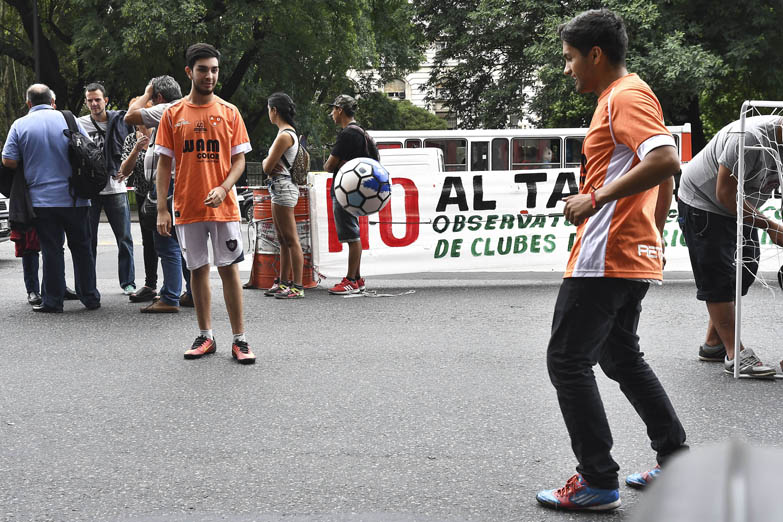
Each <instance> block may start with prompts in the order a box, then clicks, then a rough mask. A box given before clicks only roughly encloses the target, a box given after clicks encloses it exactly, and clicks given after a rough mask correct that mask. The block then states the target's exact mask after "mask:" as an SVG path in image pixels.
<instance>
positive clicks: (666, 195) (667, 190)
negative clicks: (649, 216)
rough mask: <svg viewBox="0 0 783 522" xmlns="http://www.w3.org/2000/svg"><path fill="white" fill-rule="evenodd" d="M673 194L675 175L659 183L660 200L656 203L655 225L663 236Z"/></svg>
mask: <svg viewBox="0 0 783 522" xmlns="http://www.w3.org/2000/svg"><path fill="white" fill-rule="evenodd" d="M673 195H674V177H671V178H667V179H665V180H663V181H661V184H660V185H658V200H657V201H656V203H655V226H656V227H657V228H658V232H659V233H660V234H661V237H663V227H664V226H666V218H668V217H669V209H671V206H672V196H673Z"/></svg>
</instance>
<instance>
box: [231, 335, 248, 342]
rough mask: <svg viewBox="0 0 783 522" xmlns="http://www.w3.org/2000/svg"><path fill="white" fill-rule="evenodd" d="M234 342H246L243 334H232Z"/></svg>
mask: <svg viewBox="0 0 783 522" xmlns="http://www.w3.org/2000/svg"><path fill="white" fill-rule="evenodd" d="M234 341H242V342H243V343H246V342H247V341H246V340H245V332H242V333H239V334H234Z"/></svg>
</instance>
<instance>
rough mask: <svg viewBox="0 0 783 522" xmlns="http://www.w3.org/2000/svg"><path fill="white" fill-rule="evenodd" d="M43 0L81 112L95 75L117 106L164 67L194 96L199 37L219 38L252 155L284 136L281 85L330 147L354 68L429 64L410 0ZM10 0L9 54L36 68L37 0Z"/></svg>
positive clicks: (56, 58) (389, 69)
mask: <svg viewBox="0 0 783 522" xmlns="http://www.w3.org/2000/svg"><path fill="white" fill-rule="evenodd" d="M38 5H39V11H40V13H41V20H42V36H43V38H42V39H43V41H44V45H43V47H42V48H43V51H44V52H43V55H44V58H45V60H44V62H45V64H46V67H45V71H44V74H42V81H43V82H44V83H46V84H47V85H49V86H50V87H51V88H53V89H54V90H55V91H56V92H57V96H58V106H59V107H60V108H70V109H72V110H75V111H78V110H79V109H80V108H81V106H82V99H83V93H82V92H81V90H82V87H83V86H84V85H85V84H86V83H88V82H90V81H95V80H98V81H102V83H104V84H105V85H106V87H107V89H108V91H109V97H110V105H111V106H112V108H125V107H126V106H127V102H128V100H129V99H130V98H131V97H133V96H137V95H139V94H141V93H142V92H143V91H144V87H145V86H146V84H147V82H148V81H149V79H150V78H152V77H154V76H159V75H161V74H170V75H171V76H173V77H175V78H176V79H177V80H178V81H179V82H180V84H181V85H182V87H183V93H187V92H189V91H190V82H189V81H188V80H187V77H186V75H185V72H184V66H185V63H184V51H185V49H186V48H187V46H188V45H190V44H192V43H195V42H198V41H204V42H209V43H211V44H213V45H215V46H216V47H217V48H218V49H219V50H220V51H221V53H222V55H223V58H222V60H221V64H220V81H219V83H218V86H217V89H216V92H217V94H218V95H219V96H221V97H222V98H224V99H226V100H229V101H231V102H232V103H234V104H235V105H237V107H239V109H240V110H241V112H242V113H243V116H244V119H245V123H246V125H247V127H248V131H249V132H250V134H251V141H252V143H253V148H254V151H253V152H252V153H251V156H250V157H251V159H259V158H260V157H261V156H262V155H264V154H265V152H266V150H267V148H268V146H269V145H271V142H272V140H273V138H274V135H275V134H276V130H275V128H274V127H273V126H272V125H271V124H270V123H269V121H268V119H267V112H266V98H267V97H268V96H269V95H270V94H271V93H273V92H276V91H283V92H286V93H287V94H289V95H291V97H292V98H293V99H294V101H295V102H296V103H297V123H298V130H299V132H301V133H304V134H307V135H308V138H309V143H310V146H311V147H315V148H318V147H320V146H321V145H322V144H325V143H327V142H328V141H333V137H334V134H335V131H334V124H333V123H331V122H330V121H328V120H326V119H325V117H324V112H325V110H326V107H325V103H327V102H328V101H330V99H331V98H333V97H334V96H335V95H336V94H339V93H340V92H345V91H348V92H350V91H353V90H354V89H355V88H356V86H355V85H354V84H353V83H352V82H351V81H350V80H349V79H348V78H347V77H346V72H347V71H348V70H365V69H368V68H377V69H379V70H380V71H381V72H382V74H381V76H382V78H385V77H392V76H399V75H402V74H403V73H404V72H407V71H409V70H412V69H414V68H416V67H417V66H418V63H419V61H420V57H421V52H422V45H423V40H422V34H421V32H420V31H418V30H416V29H415V28H414V27H413V26H412V23H411V19H412V7H411V6H410V4H409V3H408V2H407V0H330V1H324V2H312V1H309V0H285V1H284V0H261V1H257V0H231V1H230V2H229V1H228V0H177V1H175V0H157V1H155V2H149V1H146V0H144V1H143V0H124V1H122V2H118V1H116V0H109V1H108V2H107V1H103V0H66V1H59V2H58V1H56V0H38ZM0 6H2V8H3V10H2V11H0V19H1V20H2V22H3V25H2V26H0V27H2V29H0V57H3V56H5V57H9V58H11V59H13V60H14V61H15V63H17V65H22V66H24V67H31V64H32V63H33V59H32V48H31V47H32V45H31V43H30V42H32V17H31V16H30V15H29V13H30V12H31V6H32V0H3V2H1V3H0ZM26 19H27V20H29V24H27V23H25V20H26ZM28 25H29V28H28ZM2 96H3V94H0V97H2ZM0 99H2V98H0ZM17 116H18V115H17ZM8 124H10V121H9V122H3V121H0V126H2V127H5V128H7V125H8Z"/></svg>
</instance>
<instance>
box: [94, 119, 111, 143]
mask: <svg viewBox="0 0 783 522" xmlns="http://www.w3.org/2000/svg"><path fill="white" fill-rule="evenodd" d="M90 121H91V122H92V126H93V127H95V132H97V133H98V134H100V135H101V138H103V139H104V140H105V139H106V131H105V130H103V129H101V128H100V127H99V126H98V122H96V121H95V120H94V119H93V117H92V114H90ZM108 123H109V121H108V120H106V125H107V127H108Z"/></svg>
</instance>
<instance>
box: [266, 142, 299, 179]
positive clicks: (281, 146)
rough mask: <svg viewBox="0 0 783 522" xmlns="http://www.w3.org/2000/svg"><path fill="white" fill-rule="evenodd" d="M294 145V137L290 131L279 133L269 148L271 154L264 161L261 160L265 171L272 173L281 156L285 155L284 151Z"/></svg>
mask: <svg viewBox="0 0 783 522" xmlns="http://www.w3.org/2000/svg"><path fill="white" fill-rule="evenodd" d="M293 145H294V138H293V136H291V133H289V132H283V133H281V134H278V135H277V137H276V138H275V141H274V142H273V143H272V146H271V147H270V148H269V154H268V155H267V157H266V158H264V161H263V162H261V167H262V168H263V169H264V172H266V173H269V174H271V173H272V172H274V169H275V168H276V167H277V164H278V162H279V161H280V158H281V157H283V153H284V152H285V151H287V150H288V149H289V148H291V147H292V146H293Z"/></svg>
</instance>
